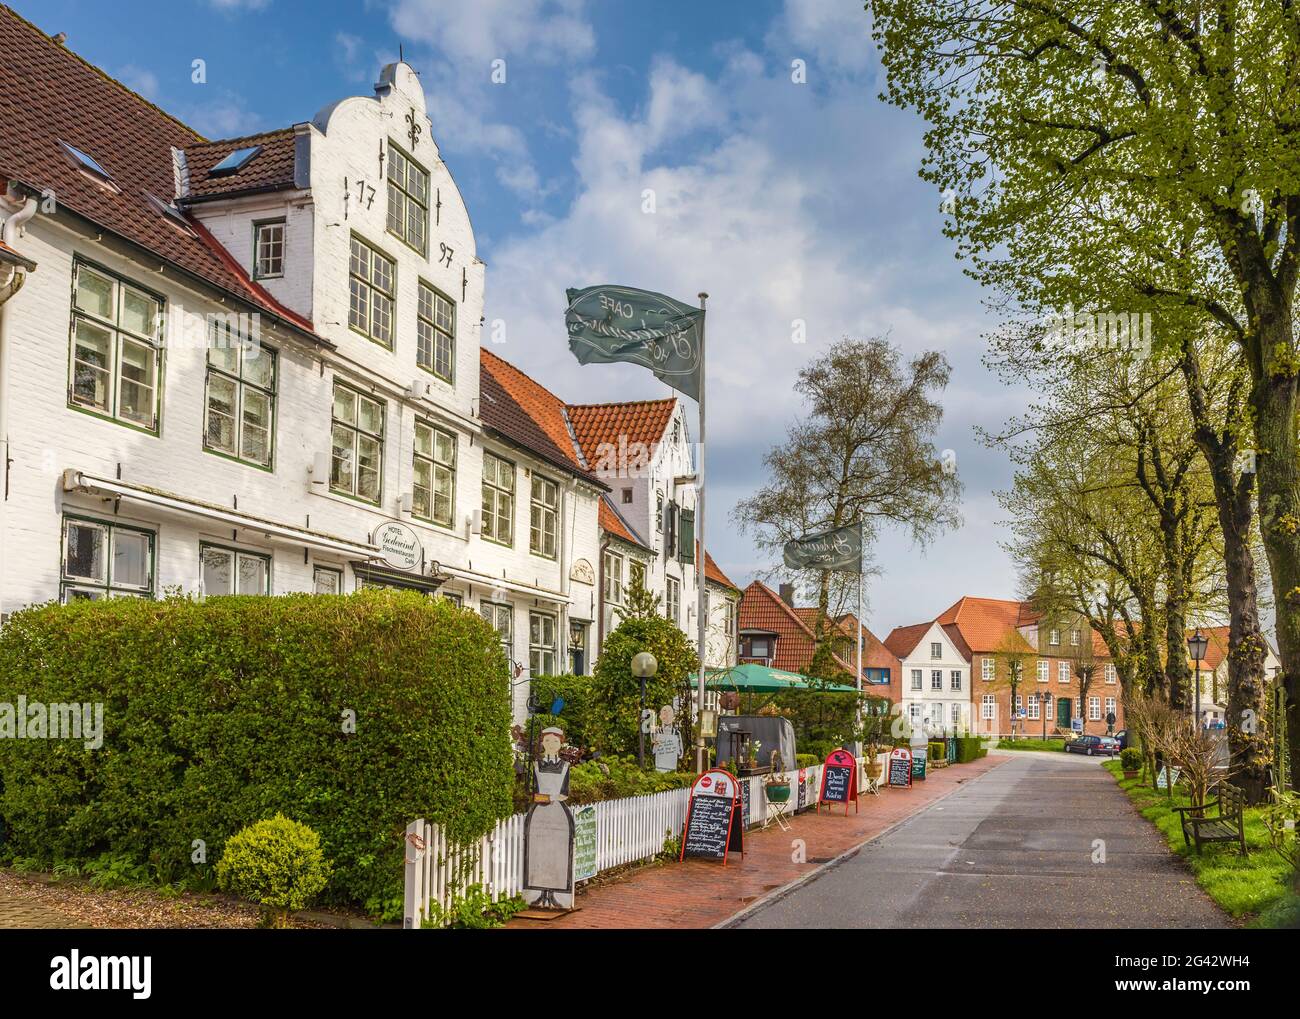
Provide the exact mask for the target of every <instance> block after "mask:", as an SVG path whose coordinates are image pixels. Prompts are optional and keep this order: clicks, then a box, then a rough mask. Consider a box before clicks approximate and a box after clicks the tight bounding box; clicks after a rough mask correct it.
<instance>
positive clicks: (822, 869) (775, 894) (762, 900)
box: [709, 752, 1013, 931]
mask: <svg viewBox="0 0 1300 1019" xmlns="http://www.w3.org/2000/svg"><path fill="white" fill-rule="evenodd" d="M998 756H999V757H1002V759H1001V760H1000V761H998V763H997V764H995V765H993V766H992V767H990V768H989V769H987V770H986V771H982V772H980V773H979V774H978V775H976V776H975V777H974V778H973V779H971V781H972V782H978V781H979V780H980V779H982V778H983V777H984V776H985V775H989V774H992V772H994V771H995V770H996V769H998V768H1000V767H1002V765H1003V764H1005V763H1006V762H1007V761H1008V760H1011V759H1013V758H1012V755H1011V754H1010V753H1009V752H1008V754H1007V755H1006V756H1005V757H1003V756H1002V755H1001V754H999V755H998ZM964 784H965V783H964V782H958V784H957V785H955V786H953V787H952V788H951V789H949V790H948V791H947V792H946V793H944V794H943V795H942V796H940V797H938V798H937V799H933V800H931V801H930V802H929V803H927V804H926V805H925V806H924V807H922V808H921V809H920V810H918V811H916V812H915V813H914V814H908V815H907V816H906V817H902V818H899V819H898V820H897V821H895V822H894V823H893V824H891V825H889V826H888V827H886V828H882V829H881V830H880V831H878V832H876V834H874V835H872V836H871V838H869V839H866V840H864V841H862V842H859V843H858V844H857V845H856V846H853V847H852V848H850V849H846V850H844V852H842V853H840V855H839V856H836V857H834V858H833V859H831V860H828V861H827V862H826V863H823V864H821V865H820V866H819V867H817V868H816V869H814V870H810V871H809V872H808V873H807V874H802V875H800V876H799V877H797V878H795V879H794V880H793V881H790V882H787V883H786V884H783V885H782V886H781V887H780V888H774V889H773V890H772V891H770V892H768V893H767V894H766V895H762V896H759V898H757V899H755V900H754V901H753V902H751V903H750V904H749V905H748V906H746V907H745V908H744V909H742V910H741V911H740V912H739V913H733V914H732V915H731V916H729V917H727V919H725V920H723V921H721V922H719V923H715V924H714V925H713V926H712V927H710V928H709V929H710V930H715V931H720V930H727V929H728V928H730V927H734V926H736V925H737V924H738V923H740V922H741V921H742V920H744V919H745V918H746V917H747V916H750V915H751V914H753V913H756V912H758V911H759V910H760V909H763V908H765V907H767V906H770V905H772V904H773V903H776V902H780V901H781V900H782V899H784V898H785V897H786V896H787V895H790V894H791V893H792V892H794V891H796V890H797V889H799V888H802V887H803V886H804V885H806V884H807V883H808V882H809V881H812V880H814V879H815V878H819V877H821V876H822V875H823V874H827V873H829V872H830V871H832V870H834V869H835V868H836V867H838V866H840V864H842V863H845V862H846V861H848V860H851V859H853V857H855V856H857V855H858V853H860V852H862V850H863V849H865V848H866V847H867V846H869V845H871V843H873V842H876V841H878V840H879V839H883V838H884V837H885V836H886V835H888V834H889V833H890V832H892V831H894V830H896V829H898V828H901V827H902V826H903V825H905V824H907V823H908V822H909V821H911V820H913V819H914V818H917V817H920V816H921V815H922V814H924V813H925V812H926V811H927V810H929V809H930V808H931V807H933V806H934V805H935V804H936V803H942V802H943V801H944V800H946V799H947V798H948V797H949V796H951V795H953V793H955V792H957V791H958V790H960V789H961V787H962V785H964Z"/></svg>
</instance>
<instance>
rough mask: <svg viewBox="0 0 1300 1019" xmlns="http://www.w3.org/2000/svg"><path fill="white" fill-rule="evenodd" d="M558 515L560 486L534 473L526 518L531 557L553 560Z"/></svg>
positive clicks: (557, 529) (557, 531) (557, 530)
mask: <svg viewBox="0 0 1300 1019" xmlns="http://www.w3.org/2000/svg"><path fill="white" fill-rule="evenodd" d="M559 514H560V486H559V485H557V484H556V483H555V482H554V481H552V480H551V479H550V478H544V477H542V476H541V475H540V474H537V473H536V472H534V473H533V484H532V499H531V505H530V506H529V518H528V525H529V526H528V551H530V552H531V553H532V554H533V555H539V556H543V557H544V558H546V559H554V558H555V554H556V552H555V549H556V535H557V534H558V533H559V523H558V521H559Z"/></svg>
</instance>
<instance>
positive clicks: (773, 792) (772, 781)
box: [763, 750, 790, 803]
mask: <svg viewBox="0 0 1300 1019" xmlns="http://www.w3.org/2000/svg"><path fill="white" fill-rule="evenodd" d="M763 790H764V792H766V793H767V798H768V800H770V801H771V802H772V803H786V802H788V801H789V799H790V776H789V775H787V774H786V773H785V762H784V761H782V760H781V751H780V750H773V751H772V773H771V774H770V775H768V776H767V780H766V781H765V782H764V783H763Z"/></svg>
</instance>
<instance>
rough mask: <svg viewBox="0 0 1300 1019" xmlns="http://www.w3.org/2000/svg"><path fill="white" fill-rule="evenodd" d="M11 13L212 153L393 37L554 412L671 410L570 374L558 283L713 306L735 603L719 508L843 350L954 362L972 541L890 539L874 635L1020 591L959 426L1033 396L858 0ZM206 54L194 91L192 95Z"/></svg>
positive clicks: (721, 489) (1001, 477) (408, 3)
mask: <svg viewBox="0 0 1300 1019" xmlns="http://www.w3.org/2000/svg"><path fill="white" fill-rule="evenodd" d="M10 2H11V3H13V5H14V6H15V7H16V8H17V10H18V11H19V12H20V13H22V14H23V15H24V16H25V17H27V18H29V19H30V20H32V21H34V22H35V23H36V24H37V25H39V26H40V27H41V28H42V29H44V30H45V31H47V32H50V33H55V32H60V31H62V32H66V33H67V34H68V46H69V47H70V48H71V49H73V50H74V51H76V52H77V53H79V54H81V55H82V56H83V57H85V58H86V59H88V60H90V61H91V62H93V63H95V64H97V65H99V66H100V67H103V68H104V69H105V70H106V71H108V72H109V73H110V74H112V75H114V76H115V77H118V78H120V79H121V80H123V81H124V82H126V83H127V84H128V85H130V86H131V87H133V88H135V89H136V90H137V91H139V92H140V93H142V94H143V95H145V96H146V97H147V98H149V99H150V100H152V101H153V102H155V103H157V104H158V105H160V106H162V107H163V108H164V109H166V110H168V111H169V112H171V113H173V114H174V115H176V116H178V117H179V118H181V119H182V120H184V121H186V122H187V123H189V124H191V125H192V126H194V127H195V128H196V129H198V130H199V131H201V132H203V133H204V134H206V135H208V136H209V137H213V138H220V137H231V136H234V135H238V134H246V133H251V132H255V131H259V130H264V129H268V128H273V127H279V126H284V125H287V124H292V123H297V122H301V121H305V120H310V119H311V117H312V116H313V115H314V114H315V112H316V111H317V110H318V109H320V108H321V107H322V106H325V105H326V104H328V103H330V102H333V101H334V100H336V99H338V98H341V97H342V96H345V95H350V94H360V93H363V92H368V91H369V89H370V87H371V85H372V84H373V82H374V81H375V79H376V77H377V75H378V71H379V68H380V66H381V65H382V64H384V63H386V62H388V61H391V60H393V59H396V57H397V53H398V47H399V45H400V46H401V47H402V49H403V51H404V55H405V57H406V59H407V61H408V62H409V63H411V64H412V65H413V66H414V67H415V68H416V69H417V70H418V71H419V72H420V74H421V77H422V80H423V81H424V85H425V89H426V92H427V94H428V96H429V105H430V116H431V118H432V120H433V132H434V137H435V139H436V140H437V142H438V145H439V147H440V149H441V150H442V154H443V156H444V158H445V159H446V160H447V162H448V165H449V166H450V167H451V170H452V172H453V173H454V174H455V176H456V179H457V182H458V183H459V185H460V187H461V190H462V192H463V194H464V197H465V200H466V202H467V203H468V205H469V210H470V215H471V217H472V220H473V222H474V226H475V231H476V234H477V240H478V246H479V254H480V257H482V258H483V259H484V260H485V261H486V262H487V266H488V273H487V311H486V317H487V319H488V320H489V322H490V321H492V320H493V319H501V320H502V321H503V322H504V323H505V325H506V340H505V343H504V344H502V345H501V346H500V347H496V348H494V350H496V352H497V353H500V354H501V355H502V356H504V357H506V358H508V359H509V360H512V361H514V362H515V363H517V364H519V365H520V366H521V367H523V368H524V369H525V370H526V371H528V372H530V373H531V374H533V375H534V376H535V377H537V378H538V379H539V380H540V381H541V382H543V383H544V384H545V385H547V386H549V387H550V388H551V389H553V390H554V391H555V392H557V393H558V394H559V395H560V396H561V397H563V398H566V399H569V400H571V401H573V402H589V401H595V400H605V399H637V398H655V397H660V396H663V395H667V394H668V392H669V391H667V390H666V389H665V387H663V386H662V385H660V384H658V383H657V382H655V380H654V379H653V378H651V377H650V376H648V375H647V374H645V373H644V372H641V371H640V370H638V369H635V368H632V367H630V366H591V367H587V368H579V367H578V365H577V363H576V362H575V361H574V360H573V359H572V356H571V355H570V354H569V353H568V349H567V346H566V343H565V338H564V332H563V326H562V320H563V304H564V289H565V287H567V286H580V285H588V284H591V283H596V282H606V281H609V282H621V283H629V284H633V285H637V286H644V287H647V288H650V289H654V290H661V291H664V292H666V293H670V294H672V295H674V296H676V297H678V298H680V299H682V300H693V299H694V296H695V294H696V293H697V292H698V291H699V290H702V289H703V290H707V291H709V292H710V294H711V298H710V304H709V333H708V337H709V444H708V445H709V453H708V467H709V490H708V491H709V498H708V531H709V540H708V544H709V547H710V550H711V552H712V554H713V555H714V557H715V558H716V559H717V560H718V562H719V563H720V564H721V565H722V567H723V569H724V570H726V571H727V572H728V573H729V574H730V575H731V577H732V579H733V580H735V581H736V582H737V583H739V584H741V585H742V586H743V585H744V584H745V583H747V582H748V581H749V580H750V579H752V577H753V575H754V574H755V572H756V571H757V570H760V569H762V568H764V567H767V566H769V565H771V564H770V563H768V562H766V561H765V560H763V559H762V558H761V557H760V556H759V555H758V553H757V552H756V551H755V550H754V549H753V547H752V546H751V545H750V543H749V542H748V541H747V540H746V539H745V538H743V537H742V536H740V535H738V534H737V533H736V528H735V527H734V526H733V525H732V524H731V522H730V520H729V511H730V508H731V507H732V506H733V505H734V504H735V503H736V501H737V500H738V499H740V498H743V497H744V496H745V495H746V494H748V492H750V491H752V490H753V488H755V487H756V486H757V485H758V484H759V483H760V481H761V478H760V476H759V471H760V469H761V465H760V459H761V457H762V455H763V453H764V451H765V450H766V449H767V448H769V447H770V446H771V445H773V444H774V443H775V442H777V441H779V440H780V438H781V437H782V435H783V434H784V432H785V429H786V427H787V425H788V424H789V423H790V421H791V420H793V419H794V416H795V415H796V413H797V411H798V404H797V401H796V399H795V397H794V396H793V394H792V393H791V390H790V383H791V380H792V379H793V377H794V375H795V373H796V372H797V371H798V369H799V367H800V366H801V365H802V364H804V363H805V362H806V361H807V360H808V359H809V358H811V357H814V356H816V355H817V354H818V353H819V352H820V351H822V350H824V349H825V347H826V346H827V345H828V344H830V343H831V342H833V341H834V340H836V339H838V338H839V337H841V336H844V335H852V336H870V335H877V334H883V333H888V334H889V335H890V337H891V339H892V341H893V342H894V343H896V344H897V345H898V346H899V347H900V348H901V349H902V350H903V351H904V352H908V351H914V352H919V351H921V350H925V349H940V350H943V351H944V352H945V353H946V354H947V356H948V358H949V360H950V362H951V363H952V365H953V381H952V384H951V385H950V386H949V388H948V390H947V392H946V393H945V394H944V397H943V403H944V406H945V419H944V424H943V427H942V430H941V433H940V436H939V440H938V445H939V448H940V449H952V450H953V451H954V452H955V454H956V457H957V467H958V471H959V474H960V476H961V478H962V480H963V483H964V486H965V491H964V494H963V498H962V506H961V509H962V513H963V516H964V518H965V524H964V526H963V528H962V529H961V530H960V531H959V532H956V533H953V534H950V535H947V536H945V537H943V538H941V539H939V540H938V541H936V542H934V543H933V544H932V545H931V546H930V547H929V548H928V549H926V550H921V549H917V548H914V547H912V545H911V543H910V541H909V539H907V538H906V537H905V536H903V535H902V534H901V533H887V534H886V535H885V538H884V541H883V542H882V543H881V545H880V547H879V548H878V549H877V550H876V554H877V559H878V561H879V563H880V567H881V570H882V573H881V575H880V577H879V578H877V579H875V580H874V581H873V582H872V583H871V585H870V587H869V595H868V597H869V600H870V606H869V612H868V616H867V618H868V622H869V624H870V625H871V627H872V629H873V630H875V631H876V632H877V633H878V634H880V635H881V636H884V635H885V633H887V632H888V630H889V629H890V628H891V627H893V626H895V625H901V624H905V623H910V622H917V621H921V620H923V619H930V618H933V617H934V616H935V615H937V614H938V613H939V612H941V611H942V610H943V609H944V608H946V607H947V606H948V605H949V604H951V603H952V602H953V601H955V600H956V599H957V598H958V597H960V596H961V595H963V594H973V595H986V596H993V597H1012V596H1013V595H1014V578H1013V577H1012V576H1011V574H1010V571H1009V568H1008V564H1007V562H1006V559H1005V556H1004V555H1003V553H1002V552H1001V550H1000V549H999V547H998V541H999V538H1000V529H999V527H998V520H999V519H1000V517H1001V515H1002V514H1001V512H1000V510H999V509H998V507H997V505H996V503H995V502H994V499H993V494H992V493H993V491H994V490H997V489H1001V488H1006V487H1008V485H1009V483H1010V469H1009V467H1008V466H1007V464H1006V462H1005V460H1004V458H1003V457H1002V455H1001V454H999V453H996V452H990V451H987V450H985V449H983V448H982V447H981V446H980V445H979V443H978V442H977V441H976V440H975V437H974V434H973V427H974V426H976V425H984V426H986V427H994V426H996V425H997V424H998V423H1000V422H1001V421H1003V420H1004V419H1005V418H1006V417H1008V416H1010V415H1011V414H1013V413H1015V412H1017V411H1018V410H1019V409H1020V407H1021V406H1022V405H1023V403H1024V400H1025V394H1023V393H1016V392H1013V391H1011V390H1008V389H1006V388H1005V387H1003V386H1001V385H1000V383H999V382H998V381H997V380H996V379H994V378H993V377H992V376H991V375H990V374H989V373H988V372H987V371H986V370H985V369H984V368H983V367H982V365H981V362H980V355H981V353H982V352H983V349H984V341H983V333H984V332H986V331H987V330H988V329H989V328H990V327H991V326H992V324H993V321H992V319H991V318H990V317H989V316H988V315H987V314H986V313H985V312H984V310H983V308H982V306H981V303H980V293H979V290H978V288H977V287H975V286H974V284H972V283H971V282H970V281H969V280H967V279H965V278H964V277H963V276H962V274H961V271H960V268H959V266H958V265H957V263H956V261H955V260H954V258H953V254H952V246H951V243H950V242H949V241H947V240H946V239H945V238H944V237H943V236H942V234H941V232H940V227H941V217H940V214H939V208H938V206H939V200H940V199H939V196H938V195H937V194H935V193H934V191H933V189H932V188H930V187H929V186H928V185H926V184H924V183H923V182H922V181H920V180H919V179H918V178H917V175H916V169H917V166H918V165H919V162H920V158H921V153H922V149H921V126H920V124H919V122H918V121H917V120H916V118H914V117H912V116H911V115H910V114H905V113H901V112H899V111H897V110H894V109H891V108H889V107H886V106H885V105H884V104H882V103H881V102H880V101H879V100H878V99H877V98H876V95H877V92H878V91H879V83H878V80H877V76H878V71H879V68H878V61H877V58H876V55H875V50H874V47H873V45H872V43H871V41H870V37H869V28H870V25H869V22H868V19H867V16H866V15H865V14H864V13H863V11H862V9H861V4H860V2H859V0H706V2H701V0H693V2H690V3H686V2H676V0H668V2H649V0H646V2H635V3H634V2H630V0H626V2H625V0H602V2H596V0H592V2H587V0H350V2H345V0H329V2H316V3H294V2H289V0H187V2H176V0H172V2H170V3H164V2H155V0H136V2H131V3H124V4H114V5H107V4H101V3H91V2H72V0H40V2H39V3H32V2H24V0H10ZM141 26H148V31H147V32H144V31H142V30H141ZM195 59H202V60H204V61H205V62H206V68H207V82H206V83H205V84H201V85H198V84H194V83H192V82H191V65H192V61H194V60H195ZM498 60H503V61H505V64H504V67H505V81H504V82H502V83H493V81H492V80H491V76H492V70H493V66H494V65H493V62H494V61H498ZM795 61H802V65H801V66H802V67H803V68H805V69H806V80H805V82H803V83H798V82H796V81H794V80H793V78H794V77H796V75H795V73H794V70H793V68H794V67H795V66H796V65H795V63H794V62H795ZM497 66H500V65H497ZM647 189H650V190H652V191H653V193H654V212H653V213H649V214H648V213H647V212H646V211H645V203H644V193H645V191H646V190H647ZM796 320H802V321H803V322H804V323H806V331H807V339H806V342H804V343H796V342H793V339H792V336H793V333H794V323H795V321H796Z"/></svg>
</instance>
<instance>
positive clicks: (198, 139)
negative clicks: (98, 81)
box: [0, 4, 208, 144]
mask: <svg viewBox="0 0 1300 1019" xmlns="http://www.w3.org/2000/svg"><path fill="white" fill-rule="evenodd" d="M0 11H3V12H4V13H6V14H8V15H9V16H10V17H12V18H13V19H14V20H15V21H16V22H18V23H19V24H20V25H22V26H23V27H25V28H27V29H29V30H30V31H31V32H33V33H35V34H36V35H38V36H40V38H41V39H42V40H43V41H44V42H46V43H48V44H49V45H50V46H53V47H54V48H55V49H58V50H61V51H63V52H64V53H67V54H68V55H69V56H71V57H73V58H74V59H75V60H78V61H80V62H81V63H82V64H85V65H86V67H87V68H89V69H90V70H92V71H94V72H95V74H97V75H99V76H100V77H101V78H103V79H104V80H105V81H107V82H109V83H110V84H112V85H115V86H117V87H118V88H119V89H121V90H122V91H123V92H125V93H127V94H128V95H130V96H132V97H134V98H135V99H137V100H138V101H140V102H142V103H144V104H145V105H146V106H148V107H150V108H151V109H154V110H156V111H157V112H158V113H161V114H162V115H163V116H164V117H166V118H167V119H168V120H170V121H171V122H172V123H173V124H175V125H176V126H177V127H179V128H181V129H182V130H184V131H187V132H189V133H190V134H192V135H193V136H194V141H195V144H204V143H206V142H207V141H208V139H207V138H205V137H204V136H203V135H201V134H199V132H198V131H196V130H194V128H192V127H191V126H190V125H189V124H187V123H185V121H183V120H181V119H180V118H179V117H177V116H176V115H175V114H172V113H168V112H167V111H166V110H164V109H163V108H162V107H161V106H159V105H158V104H157V103H155V102H152V101H151V100H149V99H146V98H145V97H144V96H142V95H141V94H140V93H139V92H137V91H136V90H135V89H133V88H131V87H130V86H129V85H125V84H123V83H122V82H121V81H119V80H118V79H117V78H114V77H113V76H112V75H111V74H109V73H108V72H107V71H105V70H104V69H103V68H102V67H98V66H96V65H95V64H92V63H91V62H90V61H89V60H87V59H86V58H85V57H83V56H82V55H81V54H80V53H78V52H77V51H76V50H74V49H71V48H69V47H68V45H67V43H57V42H55V41H54V37H53V36H52V35H47V34H46V33H45V31H44V30H43V29H41V28H40V27H39V26H37V25H36V24H34V23H33V22H30V21H28V20H27V19H26V18H24V17H23V16H22V15H21V14H19V13H18V12H17V11H16V10H14V9H13V8H12V7H10V6H9V5H8V4H0Z"/></svg>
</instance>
